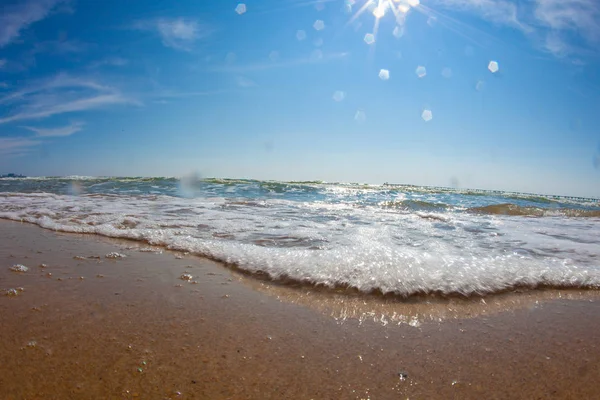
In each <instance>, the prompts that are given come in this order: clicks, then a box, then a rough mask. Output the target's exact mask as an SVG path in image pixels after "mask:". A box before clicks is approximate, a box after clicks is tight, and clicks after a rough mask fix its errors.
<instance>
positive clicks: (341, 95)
mask: <svg viewBox="0 0 600 400" xmlns="http://www.w3.org/2000/svg"><path fill="white" fill-rule="evenodd" d="M345 98H346V93H344V92H343V91H341V90H336V91H335V92H334V93H333V100H335V101H337V102H340V101H342V100H344V99H345Z"/></svg>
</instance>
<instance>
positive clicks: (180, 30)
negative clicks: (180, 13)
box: [133, 18, 212, 51]
mask: <svg viewBox="0 0 600 400" xmlns="http://www.w3.org/2000/svg"><path fill="white" fill-rule="evenodd" d="M133 28H134V29H138V30H145V31H154V32H156V33H157V34H158V35H159V36H160V38H161V40H162V43H163V45H165V46H166V47H171V48H173V49H177V50H183V51H191V50H192V48H193V45H194V43H195V42H196V41H197V40H200V39H203V38H206V37H208V36H210V35H211V33H212V29H211V28H209V27H208V26H207V25H204V24H201V23H200V22H198V21H196V20H194V19H190V18H158V19H153V20H146V21H139V22H137V23H135V24H134V26H133Z"/></svg>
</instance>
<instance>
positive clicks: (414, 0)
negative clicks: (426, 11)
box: [407, 0, 421, 7]
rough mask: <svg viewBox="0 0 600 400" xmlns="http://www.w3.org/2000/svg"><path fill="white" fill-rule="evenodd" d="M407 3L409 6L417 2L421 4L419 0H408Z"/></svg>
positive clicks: (416, 4) (415, 5)
mask: <svg viewBox="0 0 600 400" xmlns="http://www.w3.org/2000/svg"><path fill="white" fill-rule="evenodd" d="M407 3H408V4H409V5H410V6H411V7H417V6H418V5H419V4H421V2H420V1H419V0H408V1H407Z"/></svg>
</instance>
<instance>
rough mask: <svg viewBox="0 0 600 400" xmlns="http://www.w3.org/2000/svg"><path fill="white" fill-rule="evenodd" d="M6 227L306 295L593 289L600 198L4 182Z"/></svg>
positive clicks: (200, 183)
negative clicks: (189, 262) (220, 270)
mask: <svg viewBox="0 0 600 400" xmlns="http://www.w3.org/2000/svg"><path fill="white" fill-rule="evenodd" d="M0 218H3V219H10V220H15V221H23V222H29V223H33V224H36V225H39V226H41V227H42V228H46V229H51V230H56V231H62V232H74V233H89V234H97V235H102V236H107V237H114V238H127V239H133V240H137V241H140V242H144V243H147V244H149V245H152V246H163V247H166V248H168V249H173V250H178V251H186V252H190V253H193V254H197V255H200V256H205V257H208V258H211V259H213V260H217V261H221V262H223V263H226V264H228V265H231V266H235V267H236V268H238V269H240V270H243V271H246V272H248V273H251V274H260V275H261V276H263V277H264V276H268V277H269V278H271V279H273V280H278V281H282V282H293V283H294V284H299V283H301V284H304V285H307V286H311V285H320V286H324V287H330V288H353V289H356V290H358V291H362V292H368V293H371V292H376V293H383V294H394V295H398V296H404V297H407V296H413V295H423V294H441V295H461V296H472V295H488V294H492V293H498V292H504V291H507V290H512V289H515V288H530V289H535V288H587V289H599V288H600V200H598V199H584V198H576V197H561V196H544V195H534V194H523V193H508V192H501V191H484V190H461V189H450V188H432V187H420V186H411V185H388V184H385V185H363V184H345V183H326V182H275V181H257V180H243V179H193V178H189V179H183V180H180V179H175V178H96V177H56V178H52V177H50V178H6V179H0Z"/></svg>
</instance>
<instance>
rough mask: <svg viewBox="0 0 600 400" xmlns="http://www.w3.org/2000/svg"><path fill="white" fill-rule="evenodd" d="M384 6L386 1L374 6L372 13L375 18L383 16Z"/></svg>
mask: <svg viewBox="0 0 600 400" xmlns="http://www.w3.org/2000/svg"><path fill="white" fill-rule="evenodd" d="M386 8H387V3H382V4H381V5H379V6H377V7H375V9H374V10H373V15H374V16H375V18H377V19H379V18H383V17H385V11H386Z"/></svg>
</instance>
